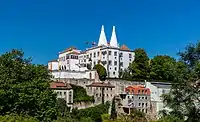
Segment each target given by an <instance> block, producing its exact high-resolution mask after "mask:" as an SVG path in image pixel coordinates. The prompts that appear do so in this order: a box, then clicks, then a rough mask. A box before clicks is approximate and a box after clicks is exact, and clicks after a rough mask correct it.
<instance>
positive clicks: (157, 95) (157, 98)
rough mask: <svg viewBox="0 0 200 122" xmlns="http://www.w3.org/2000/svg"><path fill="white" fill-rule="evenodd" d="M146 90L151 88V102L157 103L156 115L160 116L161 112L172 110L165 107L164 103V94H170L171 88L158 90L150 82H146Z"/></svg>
mask: <svg viewBox="0 0 200 122" xmlns="http://www.w3.org/2000/svg"><path fill="white" fill-rule="evenodd" d="M145 86H146V88H149V89H150V91H151V101H153V102H155V103H156V113H157V115H158V114H159V111H161V110H163V109H166V110H170V109H169V108H168V107H165V106H164V103H163V98H162V95H163V94H167V93H169V92H170V88H158V87H156V86H155V85H153V84H151V83H150V82H146V84H145Z"/></svg>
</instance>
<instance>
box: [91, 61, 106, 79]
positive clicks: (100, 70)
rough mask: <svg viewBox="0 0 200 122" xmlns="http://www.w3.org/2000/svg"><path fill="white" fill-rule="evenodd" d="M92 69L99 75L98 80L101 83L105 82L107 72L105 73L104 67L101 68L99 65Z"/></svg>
mask: <svg viewBox="0 0 200 122" xmlns="http://www.w3.org/2000/svg"><path fill="white" fill-rule="evenodd" d="M93 69H96V70H97V73H98V75H99V79H100V80H101V81H105V80H106V77H107V72H106V69H105V67H104V66H102V65H101V64H97V65H95V66H94V68H93Z"/></svg>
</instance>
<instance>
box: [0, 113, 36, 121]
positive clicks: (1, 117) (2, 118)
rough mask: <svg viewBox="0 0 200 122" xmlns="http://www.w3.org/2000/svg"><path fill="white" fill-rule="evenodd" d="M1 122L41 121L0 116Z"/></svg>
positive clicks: (18, 116) (23, 117)
mask: <svg viewBox="0 0 200 122" xmlns="http://www.w3.org/2000/svg"><path fill="white" fill-rule="evenodd" d="M0 122H39V120H37V119H36V118H34V117H30V116H22V115H16V114H11V115H5V116H0Z"/></svg>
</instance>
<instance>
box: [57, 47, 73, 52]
mask: <svg viewBox="0 0 200 122" xmlns="http://www.w3.org/2000/svg"><path fill="white" fill-rule="evenodd" d="M72 50H77V49H76V48H75V47H69V48H67V49H65V50H64V51H62V52H60V53H65V52H69V51H72Z"/></svg>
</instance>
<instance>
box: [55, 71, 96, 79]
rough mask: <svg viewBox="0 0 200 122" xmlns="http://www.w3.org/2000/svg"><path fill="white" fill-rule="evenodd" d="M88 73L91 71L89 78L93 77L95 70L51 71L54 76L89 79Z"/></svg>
mask: <svg viewBox="0 0 200 122" xmlns="http://www.w3.org/2000/svg"><path fill="white" fill-rule="evenodd" d="M90 73H91V79H95V78H96V76H95V73H96V71H95V70H92V71H89V70H87V71H82V72H78V71H54V72H52V75H53V77H54V78H68V79H69V78H74V79H83V78H86V79H90Z"/></svg>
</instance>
